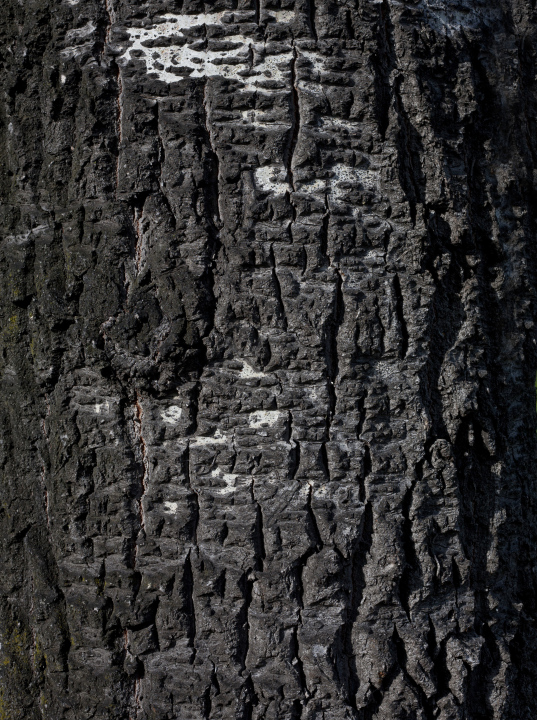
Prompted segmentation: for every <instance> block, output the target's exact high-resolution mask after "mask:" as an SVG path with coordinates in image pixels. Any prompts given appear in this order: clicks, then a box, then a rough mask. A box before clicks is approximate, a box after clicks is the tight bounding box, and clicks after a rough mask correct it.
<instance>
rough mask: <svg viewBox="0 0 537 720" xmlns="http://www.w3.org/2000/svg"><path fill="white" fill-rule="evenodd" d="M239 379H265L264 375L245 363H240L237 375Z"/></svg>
mask: <svg viewBox="0 0 537 720" xmlns="http://www.w3.org/2000/svg"><path fill="white" fill-rule="evenodd" d="M239 377H240V378H262V377H266V376H265V373H262V372H258V371H257V370H254V368H253V367H252V366H251V365H248V363H247V362H244V360H243V361H242V370H241V371H240V373H239Z"/></svg>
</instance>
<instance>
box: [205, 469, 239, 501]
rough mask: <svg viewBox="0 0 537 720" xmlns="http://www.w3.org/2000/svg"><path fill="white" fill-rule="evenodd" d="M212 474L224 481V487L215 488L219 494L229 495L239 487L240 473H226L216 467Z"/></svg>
mask: <svg viewBox="0 0 537 720" xmlns="http://www.w3.org/2000/svg"><path fill="white" fill-rule="evenodd" d="M211 476H212V477H213V478H218V479H219V480H222V481H223V482H224V487H218V488H214V489H215V490H216V492H218V494H219V495H229V494H230V493H233V492H235V490H236V487H237V478H238V477H239V476H238V475H235V474H234V473H225V472H222V470H220V468H216V470H213V471H212V473H211Z"/></svg>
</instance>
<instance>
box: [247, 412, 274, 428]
mask: <svg viewBox="0 0 537 720" xmlns="http://www.w3.org/2000/svg"><path fill="white" fill-rule="evenodd" d="M281 416H282V413H281V412H280V411H279V410H256V412H253V413H250V417H249V425H250V427H251V428H261V427H264V426H267V425H268V426H270V427H271V426H273V425H276V423H277V422H278V420H279V418H280V417H281Z"/></svg>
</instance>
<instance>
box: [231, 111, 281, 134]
mask: <svg viewBox="0 0 537 720" xmlns="http://www.w3.org/2000/svg"><path fill="white" fill-rule="evenodd" d="M240 117H241V120H242V123H243V124H245V125H249V126H253V127H255V128H261V129H263V130H267V129H274V130H278V131H280V132H281V131H282V130H290V129H291V127H292V125H291V123H290V122H281V121H279V120H273V119H272V115H271V113H270V112H265V111H262V110H242V111H241V114H240Z"/></svg>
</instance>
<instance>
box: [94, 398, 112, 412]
mask: <svg viewBox="0 0 537 720" xmlns="http://www.w3.org/2000/svg"><path fill="white" fill-rule="evenodd" d="M93 409H94V410H95V412H96V413H97V415H100V414H101V413H107V412H108V411H109V410H110V403H109V402H108V400H107V401H106V402H104V403H95V405H94V406H93Z"/></svg>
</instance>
